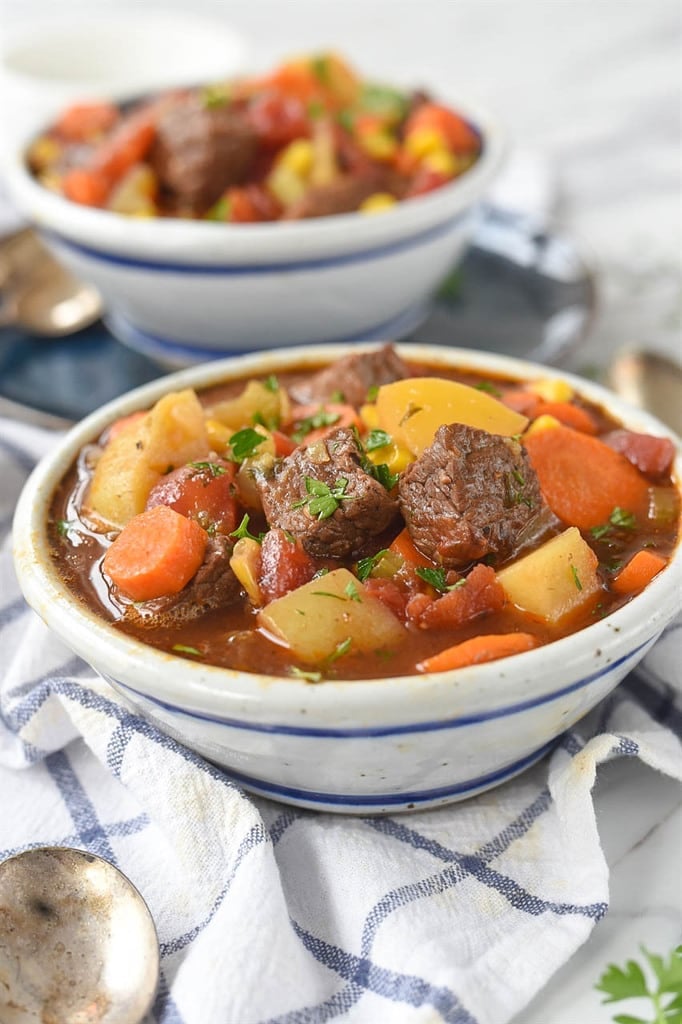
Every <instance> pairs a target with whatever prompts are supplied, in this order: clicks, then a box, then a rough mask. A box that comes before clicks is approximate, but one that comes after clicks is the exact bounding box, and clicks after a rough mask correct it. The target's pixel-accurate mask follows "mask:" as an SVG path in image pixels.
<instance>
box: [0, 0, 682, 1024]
mask: <svg viewBox="0 0 682 1024" xmlns="http://www.w3.org/2000/svg"><path fill="white" fill-rule="evenodd" d="M110 2H111V3H113V0H110ZM69 6H72V7H73V6H75V7H77V8H78V9H80V10H83V11H85V10H87V9H92V8H93V7H96V6H104V7H105V6H107V4H106V3H104V0H100V3H99V4H97V3H95V0H92V2H91V3H90V5H89V8H86V6H85V5H83V4H81V5H73V4H71V5H69V4H68V2H66V0H62V4H61V7H62V8H65V7H69ZM121 6H122V5H121V4H117V8H118V9H119V10H120V9H121ZM146 6H148V7H153V6H154V4H148V5H146ZM166 6H174V7H182V6H183V5H182V4H181V3H176V4H174V5H173V4H166ZM192 6H193V8H194V9H197V10H200V11H205V12H206V13H210V14H212V15H214V16H217V17H224V18H226V19H229V22H230V23H231V24H232V25H233V26H234V27H235V28H236V29H237V30H238V31H240V32H242V33H243V34H244V36H245V37H246V38H247V40H248V42H249V44H250V46H251V52H252V54H253V57H254V61H255V62H256V63H258V64H263V65H265V64H267V63H269V62H270V61H271V60H273V59H275V58H277V57H279V56H282V55H285V54H288V53H291V52H292V51H300V50H306V49H309V48H311V47H316V46H325V45H330V44H332V45H334V46H335V47H337V48H338V49H340V50H342V51H344V52H346V53H347V54H348V55H349V56H350V57H351V58H352V59H353V60H354V62H355V63H356V64H357V65H358V66H359V67H361V68H363V69H366V70H370V69H371V70H372V71H373V72H375V73H376V74H377V75H379V76H381V75H385V76H386V77H387V78H394V79H395V78H397V79H401V80H404V81H405V82H411V83H415V84H418V83H421V82H424V83H428V84H429V85H430V86H431V87H432V88H433V89H434V90H437V91H440V92H443V93H444V94H446V95H448V94H449V95H452V96H455V97H456V96H457V95H458V94H462V95H467V96H473V97H476V98H478V99H480V100H482V101H483V102H484V103H485V104H486V105H487V106H489V107H490V108H492V109H494V110H495V111H497V113H498V114H499V116H500V117H501V118H502V120H503V121H504V122H506V125H507V127H508V130H509V132H510V135H511V136H512V137H513V138H514V140H515V141H517V142H518V143H519V144H520V145H521V146H523V147H525V148H529V149H531V150H533V151H535V152H537V153H539V154H542V155H543V156H544V157H546V158H547V160H548V161H549V162H550V165H551V167H552V170H553V172H554V175H555V180H556V184H557V202H556V209H555V217H556V219H557V221H558V222H559V223H560V224H561V225H563V227H564V228H565V229H566V230H567V231H569V232H570V233H571V234H572V235H573V237H574V238H576V239H578V241H579V243H580V245H581V247H582V248H583V251H584V252H585V253H586V255H587V256H588V258H589V260H590V262H591V263H592V265H593V267H594V269H595V274H596V280H597V285H598V293H599V308H598V313H597V317H596V320H595V323H594V326H593V329H592V332H591V334H590V337H589V339H588V341H587V342H586V343H585V344H584V345H583V346H582V348H581V349H580V350H579V351H577V352H576V353H575V354H574V356H573V357H572V363H573V366H572V368H574V369H577V370H579V371H580V370H583V369H585V368H587V367H588V366H589V367H596V368H602V369H603V367H604V366H605V365H606V363H607V362H608V359H609V358H610V356H611V355H612V353H613V352H614V351H615V350H617V349H618V348H619V347H621V346H623V345H628V344H633V343H635V344H645V345H648V346H650V347H652V348H655V349H657V350H663V351H666V352H669V353H673V354H676V355H677V356H678V357H679V356H680V354H681V352H682V342H681V335H680V329H681V312H682V310H681V306H682V302H681V299H682V289H681V284H680V282H681V276H680V269H681V267H680V264H681V262H682V250H681V249H680V239H681V238H682V201H681V195H682V182H681V164H682V159H681V146H680V110H681V97H682V72H681V42H680V29H681V20H682V8H681V6H680V4H679V3H678V0H601V2H599V3H595V2H593V0H571V2H568V0H545V2H544V3H542V2H540V0H537V2H528V0H516V2H505V0H419V2H418V0H361V2H358V0H343V2H336V0H286V2H284V0H281V2H276V0H230V2H229V3H227V2H226V3H219V2H213V3H210V2H208V0H204V2H203V3H200V2H199V0H195V3H194V4H193V5H192ZM50 7H52V4H50V3H49V2H48V0H43V2H42V3H38V2H36V0H0V26H2V27H3V29H4V30H5V31H8V30H10V29H11V28H12V27H13V26H15V25H19V24H23V23H25V22H26V21H28V20H29V19H31V18H34V17H36V16H38V15H42V14H45V13H47V12H49V9H50ZM596 803H597V811H598V822H599V828H600V833H601V836H602V840H603V844H604V848H605V851H606V855H607V859H608V862H609V865H610V868H611V908H610V911H609V913H608V915H607V916H606V918H605V919H604V920H603V921H602V922H601V923H599V924H598V925H597V926H596V927H595V929H594V931H593V932H592V934H591V936H590V938H589V940H588V941H587V942H586V943H585V945H584V946H583V947H582V949H581V950H580V951H579V952H578V953H577V954H576V956H574V957H573V959H572V960H571V961H570V962H569V963H568V964H566V965H565V967H564V968H563V969H562V970H560V971H559V973H558V974H557V975H556V976H555V977H554V978H553V979H552V980H551V981H550V983H549V984H548V985H547V987H546V988H545V989H544V990H543V991H542V992H541V993H540V994H539V995H538V996H537V997H536V998H535V1000H534V1001H533V1003H532V1005H531V1006H530V1007H528V1008H527V1009H526V1010H525V1011H524V1012H523V1013H522V1014H521V1015H520V1016H519V1017H518V1018H517V1021H516V1022H515V1024H576V1022H578V1021H579V1022H580V1024H608V1022H610V1021H611V1020H612V1018H613V1014H614V1013H615V1012H618V1010H619V1009H620V1008H613V1007H608V1006H607V1007H604V1006H602V1005H601V1004H600V999H599V995H598V994H597V993H596V992H595V991H594V988H593V986H594V984H595V982H596V981H597V980H598V977H599V975H600V974H601V972H602V971H603V970H604V969H605V967H606V966H607V964H608V963H609V962H616V963H624V961H625V960H626V959H628V958H630V957H633V956H637V955H638V947H639V945H640V944H641V943H644V944H645V945H646V946H647V947H648V948H649V949H651V950H652V951H655V952H658V953H661V954H667V953H668V952H669V951H670V950H671V949H672V947H673V945H674V944H676V943H678V942H680V940H681V937H682V882H681V877H680V868H679V864H680V860H679V856H680V846H681V840H682V806H681V800H680V790H679V787H678V785H677V784H675V783H673V782H671V781H670V780H668V779H665V778H663V777H661V776H657V775H656V774H655V773H653V772H652V771H651V770H649V769H647V768H644V767H642V766H641V765H640V764H638V763H636V762H630V761H628V762H626V763H624V762H623V761H619V762H618V763H615V764H610V765H607V766H606V767H605V768H602V770H601V772H600V775H599V779H598V783H597V790H596ZM623 1009H624V1010H625V1009H628V1008H627V1007H624V1008H623ZM633 1010H634V1011H636V1007H634V1008H633Z"/></svg>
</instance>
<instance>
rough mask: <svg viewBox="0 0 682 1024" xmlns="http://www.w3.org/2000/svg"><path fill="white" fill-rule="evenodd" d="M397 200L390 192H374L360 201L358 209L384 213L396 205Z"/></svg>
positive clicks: (364, 211)
mask: <svg viewBox="0 0 682 1024" xmlns="http://www.w3.org/2000/svg"><path fill="white" fill-rule="evenodd" d="M396 202H397V200H396V198H395V196H392V195H391V194H390V192H374V193H373V194H372V195H371V196H367V198H366V199H363V201H362V202H361V203H360V206H359V207H358V209H359V210H360V212H361V213H383V211H384V210H390V209H391V207H392V206H395V204H396Z"/></svg>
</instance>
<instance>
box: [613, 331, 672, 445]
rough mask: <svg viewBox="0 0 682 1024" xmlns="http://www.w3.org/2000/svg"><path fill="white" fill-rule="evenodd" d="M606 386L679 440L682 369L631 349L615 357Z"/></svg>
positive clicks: (645, 352) (655, 355) (659, 355)
mask: <svg viewBox="0 0 682 1024" xmlns="http://www.w3.org/2000/svg"><path fill="white" fill-rule="evenodd" d="M608 384H609V386H610V387H611V388H612V389H613V390H614V391H615V392H616V393H617V394H619V395H620V396H621V398H624V399H625V400H626V402H630V404H631V405H636V406H637V407H638V408H640V409H646V410H647V411H648V412H651V413H653V415H654V416H657V417H658V419H659V420H662V422H663V423H665V424H666V425H667V426H669V427H671V428H672V429H673V430H674V431H675V433H676V434H679V435H680V436H682V365H681V364H680V363H678V362H675V361H674V360H672V359H669V358H668V357H667V356H664V355H661V354H660V353H658V352H647V351H646V350H639V349H631V350H624V351H623V352H621V353H620V354H619V355H617V356H616V357H615V359H614V360H613V362H612V363H611V365H610V367H609V369H608Z"/></svg>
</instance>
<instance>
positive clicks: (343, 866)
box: [0, 420, 682, 1024]
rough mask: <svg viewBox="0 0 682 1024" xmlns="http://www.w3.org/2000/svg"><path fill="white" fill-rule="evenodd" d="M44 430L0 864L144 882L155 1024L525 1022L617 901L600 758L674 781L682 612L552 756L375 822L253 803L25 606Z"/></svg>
mask: <svg viewBox="0 0 682 1024" xmlns="http://www.w3.org/2000/svg"><path fill="white" fill-rule="evenodd" d="M51 443H52V436H51V435H50V434H48V433H46V432H45V431H42V430H39V429H36V428H30V427H27V426H25V425H19V424H16V423H13V422H9V421H7V420H4V421H3V420H0V481H1V484H0V495H1V497H0V538H1V539H0V643H1V645H2V659H1V663H2V668H0V793H1V794H2V804H1V806H2V814H0V859H4V858H5V857H7V856H10V855H11V854H13V853H16V852H18V851H20V850H23V849H25V848H27V847H30V846H34V845H42V844H58V845H68V846H76V847H80V848H82V849H87V850H89V851H91V852H92V853H95V854H99V855H101V856H104V857H106V858H107V859H108V860H110V861H112V862H113V863H114V864H116V865H117V866H118V867H120V868H121V869H122V870H123V871H124V872H125V873H126V874H127V875H128V876H129V877H130V878H131V879H132V881H133V882H134V883H135V885H136V886H137V887H138V888H139V889H140V890H141V892H142V893H143V895H144V897H145V898H146V900H147V902H148V904H149V906H150V909H151V911H152V914H153V917H154V920H155V922H156V926H157V930H158V934H159V940H160V945H161V982H160V986H159V990H158V994H157V997H156V1001H155V1003H154V1006H153V1010H152V1013H151V1015H150V1017H149V1020H150V1021H154V1022H163V1024H265V1022H268V1024H275V1022H277V1024H285V1022H286V1024H299V1022H300V1024H304V1022H305V1024H315V1022H322V1021H344V1022H356V1024H357V1022H368V1024H376V1022H382V1024H394V1022H395V1024H397V1022H401V1024H403V1022H410V1024H426V1022H429V1024H435V1022H436V1021H448V1022H451V1024H503V1022H504V1021H508V1020H509V1019H510V1018H511V1017H512V1016H513V1015H515V1014H516V1013H518V1012H519V1011H520V1010H521V1009H522V1008H523V1007H524V1006H525V1005H526V1004H527V1003H528V1001H529V1000H530V999H531V998H532V996H533V995H534V994H535V993H536V992H537V991H538V990H539V989H540V988H541V987H542V986H543V984H544V983H545V982H546V981H547V980H548V979H549V978H550V976H551V975H552V974H553V972H554V971H556V970H557V968H558V967H559V966H560V965H561V964H563V963H565V961H566V960H568V959H569V957H570V956H571V954H572V953H573V952H574V951H575V950H576V949H577V948H578V947H579V946H580V945H581V943H583V942H584V941H585V939H586V938H587V936H588V935H589V933H590V931H591V929H592V928H593V927H594V925H595V922H597V921H599V920H600V919H601V918H602V917H603V916H604V915H605V914H606V913H607V912H608V869H607V865H606V863H605V860H604V856H603V854H602V851H601V847H600V842H599V836H598V832H597V823H596V820H595V813H594V808H593V804H592V798H591V789H592V785H593V783H594V779H595V773H596V770H597V767H598V765H599V764H600V763H602V762H604V761H609V760H613V759H617V758H622V757H639V758H641V759H642V760H643V761H644V762H646V763H647V764H649V765H651V766H652V767H654V768H656V769H658V770H659V771H661V772H664V773H666V774H667V775H670V776H674V777H677V778H682V746H681V745H680V736H681V735H682V715H681V700H682V680H681V679H680V667H679V666H680V659H679V643H678V641H679V636H680V629H682V623H680V622H678V623H677V624H675V625H673V626H672V627H670V628H669V630H668V631H667V633H666V635H665V636H664V637H662V638H661V640H660V641H659V642H658V643H657V644H656V646H655V647H654V648H653V650H652V651H651V652H650V653H649V655H648V656H647V658H646V660H645V663H644V664H643V665H642V667H641V670H639V671H638V672H636V673H633V674H632V675H631V676H630V677H629V678H628V679H627V680H625V682H624V683H623V684H622V685H621V686H620V687H618V689H617V690H616V691H615V692H614V693H613V694H611V696H610V697H609V698H608V699H607V700H606V701H605V702H604V703H603V704H602V705H601V706H599V707H598V708H597V709H596V710H595V711H594V712H593V713H592V714H591V715H590V716H589V717H588V718H586V719H584V720H583V721H582V722H580V723H579V724H578V725H577V726H575V727H574V728H573V729H572V730H571V731H570V732H569V733H567V734H566V735H565V736H564V737H563V739H562V741H561V742H560V744H559V746H558V747H557V748H556V749H555V751H554V752H553V753H552V755H551V756H550V757H549V758H548V759H546V760H545V761H544V762H542V763H540V764H538V765H536V766H535V767H533V768H532V769H530V770H529V771H527V772H526V773H525V774H523V775H522V776H520V777H519V778H517V779H515V780H513V781H511V782H508V783H507V784H506V785H504V786H501V787H499V788H498V789H495V790H492V791H491V792H489V793H485V794H483V795H482V796H479V797H477V798H475V799H472V800H469V801H467V802H465V803H462V804H454V805H451V806H449V807H445V808H441V809H438V810H434V811H429V812H419V813H415V814H412V815H402V816H401V815H397V816H393V817H391V816H389V817H366V818H363V817H357V818H346V817H337V816H334V815H329V814H318V813H313V812H306V811H301V810H295V809H291V808H287V807H285V806H281V805H277V804H274V803H270V802H268V801H266V800H262V799H255V798H252V797H250V796H247V795H245V794H244V793H243V792H241V791H240V789H239V788H238V787H237V786H236V785H234V784H233V783H232V782H230V781H229V780H228V779H227V778H226V777H225V775H224V774H223V773H222V772H221V771H220V770H219V769H218V768H216V767H214V766H212V765H211V764H209V763H207V762H206V761H204V760H202V759H201V758H200V757H198V756H196V755H195V754H193V753H191V752H190V751H188V750H186V749H185V748H183V747H182V746H180V745H179V744H177V743H176V742H175V741H173V740H171V739H169V738H168V737H166V736H164V735H163V734H161V733H160V732H157V731H156V730H155V729H154V728H153V727H152V726H150V725H149V724H148V723H146V722H145V721H143V720H142V719H140V718H138V717H136V716H135V715H133V714H131V712H130V711H129V710H128V708H127V707H126V706H124V705H123V704H122V703H121V701H120V699H119V698H118V697H117V695H116V694H115V693H114V691H113V690H112V689H111V688H110V687H109V686H108V685H107V684H106V683H104V682H103V681H102V680H101V679H99V678H97V677H96V676H95V675H94V674H93V672H92V670H91V669H89V668H88V666H87V665H85V664H84V663H83V662H82V661H80V660H79V659H78V658H76V657H74V656H73V655H72V654H71V653H70V652H69V651H68V650H67V649H66V648H65V647H64V646H62V644H61V643H60V642H59V641H58V640H57V639H56V638H55V637H54V636H52V635H51V634H50V632H49V631H48V630H47V628H46V627H45V626H44V625H43V623H42V622H41V621H40V620H39V619H38V618H37V616H35V615H34V613H33V612H32V611H30V610H29V609H28V607H27V606H26V604H25V603H24V601H23V599H22V597H21V595H20V592H19V589H18V585H17V582H16V579H15V577H14V573H13V569H12V561H11V553H10V524H11V517H12V512H13V508H14V504H15V501H16V498H17V495H18V493H19V490H20V488H21V486H22V483H23V481H24V479H25V478H26V476H27V474H28V472H29V470H30V469H31V467H32V466H33V464H34V462H35V461H36V460H37V458H38V457H39V456H40V455H41V454H42V453H43V452H44V451H45V450H46V448H47V447H48V446H49V445H50V444H51ZM676 649H677V650H676ZM676 654H677V656H676ZM675 673H676V674H677V675H676V678H675ZM520 950H522V951H523V956H522V957H520V956H519V951H520Z"/></svg>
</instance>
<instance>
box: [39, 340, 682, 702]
mask: <svg viewBox="0 0 682 1024" xmlns="http://www.w3.org/2000/svg"><path fill="white" fill-rule="evenodd" d="M673 457H674V446H673V444H672V442H671V441H670V440H668V439H667V438H660V437H653V436H649V435H643V434H637V433H633V432H631V431H628V430H625V429H623V428H622V427H621V426H620V424H618V423H616V422H614V421H613V420H612V419H610V418H609V416H608V415H607V414H606V413H605V412H604V411H603V410H602V409H600V408H598V407H597V406H595V405H591V404H589V403H587V402H586V401H584V400H583V399H582V398H581V397H580V396H579V395H577V394H575V393H574V392H573V390H572V389H571V388H570V386H569V385H568V384H567V383H565V382H563V381H561V380H549V379H548V380H537V381H533V382H526V383H522V384H520V383H518V382H516V381H513V380H508V379H490V378H485V377H482V376H480V375H476V374H473V373H471V372H467V371H466V370H462V371H461V372H459V371H458V372H456V371H454V370H453V371H446V370H443V369H442V368H439V369H437V370H436V369H433V368H430V367H429V366H424V365H418V364H414V363H409V364H408V363H406V362H404V361H403V360H402V358H401V357H400V356H399V355H398V354H397V352H396V351H395V350H394V349H393V348H392V347H391V346H388V345H387V346H385V347H383V348H381V349H378V350H375V351H373V352H365V353H356V354H351V355H349V356H347V357H345V358H344V359H342V360H340V361H339V362H337V363H335V364H334V365H332V366H330V367H325V368H321V369H320V370H319V371H316V372H305V373H304V372H299V373H294V372H287V373H286V374H281V375H279V376H278V377H275V376H270V377H266V378H264V379H252V380H247V381H236V382H231V383H230V384H226V385H224V386H221V387H213V388H211V389H207V390H206V391H204V392H201V393H195V392H194V391H193V390H191V389H187V390H183V391H177V392H173V393H171V394H167V395H165V396H164V397H163V398H161V399H160V400H159V401H158V402H157V403H156V404H155V405H154V406H153V408H151V409H149V410H148V411H146V412H141V413H136V414H134V415H133V416H129V417H127V418H125V419H124V420H120V421H119V422H117V423H115V424H113V425H112V426H111V427H110V428H109V429H108V430H107V431H106V432H105V433H104V434H103V435H102V437H100V438H99V439H98V440H97V441H96V442H94V443H93V444H92V445H89V446H87V447H86V448H85V449H84V450H83V451H82V453H81V455H80V458H79V460H78V463H77V465H76V466H74V467H73V468H72V470H71V472H70V473H69V475H68V476H67V477H66V478H65V479H64V481H63V482H62V484H61V486H60V488H59V490H58V492H57V493H56V495H55V498H54V500H53V504H52V511H51V522H50V531H51V543H52V546H53V552H54V558H55V561H56V564H57V566H58V568H59V571H60V572H61V574H62V576H63V577H64V579H65V580H66V581H67V583H68V584H69V585H70V587H71V588H72V589H73V590H74V591H75V592H76V593H77V594H78V595H79V596H80V597H81V599H82V600H83V601H84V602H85V603H86V604H88V605H89V606H90V607H91V608H92V609H94V610H95V611H96V612H97V613H99V614H101V615H103V616H105V617H106V618H107V619H109V620H110V621H112V622H114V623H115V625H116V627H117V628H120V629H122V630H124V631H125V632H127V633H131V634H133V635H135V636H137V637H139V638H140V639H142V640H143V641H144V642H146V643H149V644H152V645H154V646H156V647H159V648H161V649H163V650H166V651H169V652H175V653H177V654H179V655H181V656H184V657H188V658H193V659H201V660H203V661H205V662H207V663H210V664H216V665H222V666H227V667H233V668H238V669H245V670H248V671H259V672H264V673H267V674H273V675H280V676H296V677H300V678H302V679H306V680H309V681H311V682H318V681H322V680H324V679H330V678H331V679H349V680H350V679H354V678H371V677H381V676H387V675H390V676H394V675H407V674H413V673H416V672H417V673H418V672H439V671H444V670H447V669H452V668H458V667H461V666H465V665H469V664H475V663H479V662H484V661H490V660H493V659H496V658H500V657H506V656H508V655H510V654H515V653H519V652H523V651H527V650H530V649H532V648H534V647H538V646H540V645H542V644H546V643H549V642H551V641H552V640H554V639H557V638H558V637H561V636H564V635H567V634H570V633H572V632H574V631H576V630H579V629H582V628H584V627H585V626H587V625H588V624H590V623H591V622H594V621H595V619H596V618H598V617H601V616H604V615H608V614H609V613H610V612H612V611H613V610H615V609H616V608H618V607H620V606H621V605H622V604H623V603H625V602H626V601H628V600H630V599H631V598H632V596H633V595H635V594H637V593H638V592H639V591H640V590H642V589H643V588H644V587H645V586H647V584H648V583H649V582H650V581H651V579H653V578H654V577H655V576H656V575H657V574H658V573H659V572H660V571H661V570H662V569H664V568H665V566H666V564H667V562H668V559H669V558H670V555H671V553H672V551H673V549H674V547H675V544H676V542H677V536H678V522H679V517H680V509H679V497H678V491H677V489H676V487H675V485H674V483H673V481H672V479H671V472H672V462H673Z"/></svg>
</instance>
